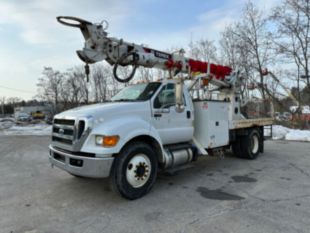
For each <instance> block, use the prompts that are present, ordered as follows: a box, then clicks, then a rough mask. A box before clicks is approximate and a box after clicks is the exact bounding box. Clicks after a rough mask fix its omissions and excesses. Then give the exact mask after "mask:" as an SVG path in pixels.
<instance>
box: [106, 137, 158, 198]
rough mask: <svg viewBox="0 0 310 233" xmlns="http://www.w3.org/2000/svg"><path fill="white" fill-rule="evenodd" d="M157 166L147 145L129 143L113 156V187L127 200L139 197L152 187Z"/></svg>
mask: <svg viewBox="0 0 310 233" xmlns="http://www.w3.org/2000/svg"><path fill="white" fill-rule="evenodd" d="M157 168H158V161H157V157H156V154H155V152H154V150H152V148H151V147H150V146H149V145H147V144H145V143H143V142H134V143H130V144H129V145H127V146H126V147H125V148H123V149H122V151H121V152H120V153H119V154H118V155H116V157H115V160H114V164H113V168H112V171H111V181H112V185H113V188H114V190H116V191H118V192H119V193H120V194H121V195H122V196H123V197H125V198H127V199H129V200H134V199H137V198H140V197H142V196H144V195H145V194H146V193H148V192H149V191H150V190H151V188H152V187H153V185H154V183H155V180H156V177H157Z"/></svg>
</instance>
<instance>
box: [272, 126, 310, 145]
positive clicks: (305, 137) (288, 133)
mask: <svg viewBox="0 0 310 233" xmlns="http://www.w3.org/2000/svg"><path fill="white" fill-rule="evenodd" d="M272 139H275V140H290V141H306V142H310V130H299V129H289V128H286V127H284V126H281V125H274V126H273V127H272Z"/></svg>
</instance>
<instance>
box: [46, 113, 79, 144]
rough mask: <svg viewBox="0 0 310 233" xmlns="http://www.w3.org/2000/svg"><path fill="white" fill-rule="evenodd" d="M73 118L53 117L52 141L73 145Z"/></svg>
mask: <svg viewBox="0 0 310 233" xmlns="http://www.w3.org/2000/svg"><path fill="white" fill-rule="evenodd" d="M74 125H75V120H67V119H54V124H53V130H52V132H53V133H52V141H56V142H60V143H64V144H68V145H73V140H74V136H75V128H74Z"/></svg>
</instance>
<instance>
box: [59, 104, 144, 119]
mask: <svg viewBox="0 0 310 233" xmlns="http://www.w3.org/2000/svg"><path fill="white" fill-rule="evenodd" d="M149 109H150V103H149V101H143V102H108V103H101V104H92V105H87V106H82V107H77V108H73V109H70V110H68V111H65V112H61V113H59V114H57V115H56V116H55V118H63V119H65V118H82V117H83V118H94V119H95V120H100V121H101V120H103V119H106V118H111V117H114V116H123V115H133V114H134V115H137V114H138V115H140V116H143V115H145V114H146V113H149V114H150V110H149Z"/></svg>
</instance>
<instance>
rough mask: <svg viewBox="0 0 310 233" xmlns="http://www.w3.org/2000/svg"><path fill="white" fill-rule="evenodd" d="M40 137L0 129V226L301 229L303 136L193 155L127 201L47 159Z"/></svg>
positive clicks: (309, 213)
mask: <svg viewBox="0 0 310 233" xmlns="http://www.w3.org/2000/svg"><path fill="white" fill-rule="evenodd" d="M48 143H49V138H48V137H38V136H18V137H17V136H0V176H1V180H0V232H5V233H10V232H12V233H13V232H14V233H15V232H28V233H39V232H40V233H41V232H53V233H57V232H186V233H187V232H216V233H219V232H238V233H242V232H247V233H248V232H260V233H261V232H265V233H269V232H289V233H292V232H309V231H310V179H309V178H310V169H309V167H310V152H309V151H310V143H299V142H285V141H273V142H272V141H270V142H267V143H266V147H265V153H264V154H263V155H262V156H260V157H259V158H258V159H257V160H255V161H247V160H241V159H237V158H234V157H231V156H229V155H227V157H226V158H225V159H224V160H220V159H219V158H212V157H208V158H201V159H200V160H199V161H198V162H195V163H192V164H191V165H189V166H187V167H186V168H183V169H181V170H179V171H177V172H170V173H167V174H161V175H160V176H159V178H158V181H157V183H156V185H155V187H154V188H153V190H152V191H151V192H150V193H149V194H148V195H147V196H145V197H144V198H142V199H139V200H136V201H127V200H124V199H122V198H120V197H118V196H117V195H115V194H114V193H113V192H112V191H111V190H110V189H109V186H108V182H107V180H94V179H83V178H82V179H81V178H75V177H73V176H71V175H69V174H67V173H65V172H63V171H61V170H59V169H57V168H54V169H52V168H51V167H50V166H49V162H48V150H47V146H48Z"/></svg>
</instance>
